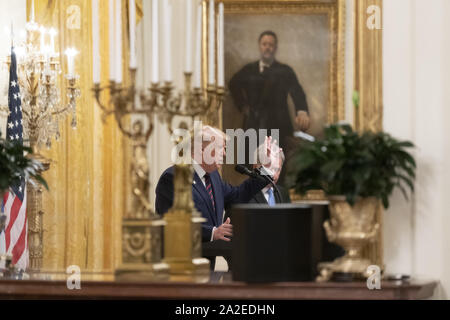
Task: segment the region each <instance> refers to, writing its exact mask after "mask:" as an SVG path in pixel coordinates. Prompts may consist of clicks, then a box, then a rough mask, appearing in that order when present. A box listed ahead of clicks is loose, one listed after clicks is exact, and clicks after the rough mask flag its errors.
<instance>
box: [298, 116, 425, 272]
mask: <svg viewBox="0 0 450 320" xmlns="http://www.w3.org/2000/svg"><path fill="white" fill-rule="evenodd" d="M413 147H414V145H413V144H412V143H411V142H409V141H399V140H397V139H395V138H393V137H392V136H391V135H389V134H387V133H385V132H376V133H375V132H364V133H361V134H360V133H357V132H355V131H353V129H352V127H351V126H349V125H340V124H335V125H330V126H328V127H326V128H325V133H324V138H323V139H320V140H316V141H313V142H307V141H305V142H304V143H302V145H301V146H300V147H299V149H298V150H297V152H296V153H295V154H294V155H293V157H292V159H291V161H290V163H289V166H290V169H289V170H290V174H289V176H290V177H291V186H292V187H294V188H295V191H296V193H299V194H302V195H304V194H306V192H308V191H310V190H319V189H320V190H323V191H324V192H325V194H326V195H327V197H328V199H329V201H330V204H329V208H330V221H326V222H325V223H324V228H325V231H326V234H327V237H328V239H329V240H330V241H331V242H336V243H337V244H339V245H341V246H342V247H343V248H344V249H345V250H346V254H345V255H344V256H343V257H341V258H339V259H337V260H335V261H334V262H333V263H331V264H323V265H322V267H323V268H322V274H321V276H319V280H327V279H329V278H330V277H331V275H332V274H333V273H337V272H339V273H345V274H352V275H355V276H358V277H361V276H362V277H367V276H368V274H367V267H368V266H369V265H370V264H371V263H370V261H368V260H367V259H363V258H362V257H361V249H362V248H363V247H364V246H365V245H366V244H367V243H368V242H369V241H372V240H373V239H374V238H375V236H376V235H377V233H378V228H379V225H378V224H377V223H375V214H376V210H377V207H378V205H379V203H380V201H381V203H382V204H383V206H384V207H385V208H388V207H389V197H390V196H391V194H392V192H393V191H394V189H395V188H399V189H400V190H401V191H402V192H403V194H404V195H405V197H406V198H407V197H408V192H407V191H408V189H409V190H410V191H411V192H412V191H414V180H415V169H416V162H415V160H414V158H413V156H412V155H411V154H410V153H409V152H408V149H409V148H413Z"/></svg>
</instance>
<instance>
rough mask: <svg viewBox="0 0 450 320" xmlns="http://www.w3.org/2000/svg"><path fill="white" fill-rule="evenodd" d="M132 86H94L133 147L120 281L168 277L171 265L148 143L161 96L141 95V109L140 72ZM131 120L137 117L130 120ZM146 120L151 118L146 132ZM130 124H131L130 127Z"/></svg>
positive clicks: (105, 114) (105, 111)
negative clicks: (154, 196)
mask: <svg viewBox="0 0 450 320" xmlns="http://www.w3.org/2000/svg"><path fill="white" fill-rule="evenodd" d="M130 73H131V85H130V86H129V87H127V88H124V87H122V86H121V85H120V84H117V83H115V82H114V81H110V84H109V85H108V86H107V87H104V88H102V87H101V86H100V85H99V84H95V86H94V89H93V91H94V95H95V99H96V101H97V104H98V105H99V107H100V108H101V109H102V111H103V120H106V118H107V117H108V116H109V115H114V117H115V120H116V122H117V124H118V127H119V129H120V131H121V132H122V133H123V134H124V135H125V136H127V137H128V138H129V139H130V141H131V144H132V148H133V155H132V160H131V167H130V170H131V189H132V199H131V210H130V211H129V212H126V213H125V214H124V215H123V217H122V258H121V262H120V265H119V267H118V268H117V269H116V272H115V273H116V277H117V279H119V280H140V279H142V278H150V279H154V278H158V279H166V278H168V270H169V266H168V265H167V264H165V263H163V262H162V236H163V234H162V232H163V230H162V228H163V226H164V221H163V220H162V219H161V218H160V217H159V216H158V215H157V214H156V213H155V212H154V211H153V209H152V205H151V203H150V200H149V189H150V181H149V165H148V161H147V142H148V139H149V138H150V136H151V134H152V132H153V115H154V113H155V110H156V108H157V107H158V106H157V103H154V101H157V97H154V96H153V95H154V94H153V93H152V97H151V98H150V99H148V98H147V97H146V96H145V94H140V100H141V103H140V106H138V105H137V103H136V95H137V90H136V85H135V79H136V70H135V69H131V70H130ZM105 90H106V91H109V94H110V97H111V98H110V101H109V103H108V104H106V105H105V104H103V103H102V102H101V97H100V95H101V92H103V91H105ZM130 117H134V118H132V119H131V120H130ZM143 117H145V118H146V119H147V122H148V124H147V128H146V129H145V126H144V122H143ZM127 122H131V123H130V126H127Z"/></svg>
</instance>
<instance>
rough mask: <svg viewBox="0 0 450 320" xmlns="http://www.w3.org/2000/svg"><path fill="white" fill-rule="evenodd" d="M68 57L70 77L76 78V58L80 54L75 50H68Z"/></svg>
mask: <svg viewBox="0 0 450 320" xmlns="http://www.w3.org/2000/svg"><path fill="white" fill-rule="evenodd" d="M65 53H66V56H67V69H68V75H69V77H74V76H75V63H74V62H75V61H74V60H75V56H76V55H77V54H78V51H77V50H76V49H75V48H68V49H67V50H66V52H65Z"/></svg>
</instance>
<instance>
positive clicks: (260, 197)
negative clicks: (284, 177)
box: [249, 185, 291, 204]
mask: <svg viewBox="0 0 450 320" xmlns="http://www.w3.org/2000/svg"><path fill="white" fill-rule="evenodd" d="M277 187H278V189H279V190H280V193H281V196H280V195H279V194H278V192H274V196H275V203H291V197H290V196H289V192H287V190H286V189H285V188H284V187H282V186H280V185H277ZM249 203H263V204H267V200H266V197H264V194H263V193H262V190H261V191H260V192H258V193H257V194H256V195H255V196H254V197H253V198H252V199H251V200H250V201H249Z"/></svg>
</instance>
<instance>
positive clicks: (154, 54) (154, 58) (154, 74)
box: [152, 0, 159, 83]
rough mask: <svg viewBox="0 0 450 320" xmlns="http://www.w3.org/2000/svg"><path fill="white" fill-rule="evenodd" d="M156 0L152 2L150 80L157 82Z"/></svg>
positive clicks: (157, 23)
mask: <svg viewBox="0 0 450 320" xmlns="http://www.w3.org/2000/svg"><path fill="white" fill-rule="evenodd" d="M158 10H159V9H158V0H153V3H152V82H153V83H158V82H159V19H158V17H159V11H158Z"/></svg>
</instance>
